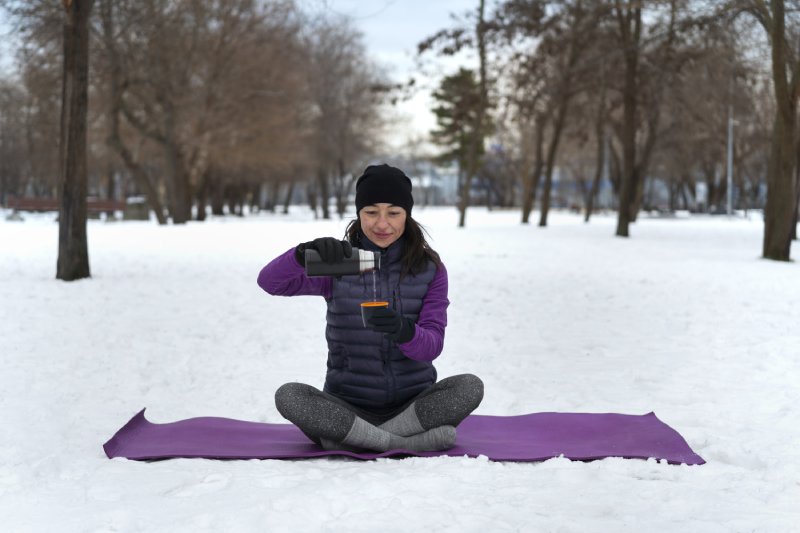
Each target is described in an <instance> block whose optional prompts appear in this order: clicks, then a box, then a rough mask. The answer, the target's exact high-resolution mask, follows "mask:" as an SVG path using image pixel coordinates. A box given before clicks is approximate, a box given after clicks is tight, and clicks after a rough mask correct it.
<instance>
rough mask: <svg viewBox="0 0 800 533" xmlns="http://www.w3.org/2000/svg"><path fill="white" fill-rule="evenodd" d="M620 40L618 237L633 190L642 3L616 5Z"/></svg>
mask: <svg viewBox="0 0 800 533" xmlns="http://www.w3.org/2000/svg"><path fill="white" fill-rule="evenodd" d="M617 17H618V19H619V25H620V35H621V44H622V47H623V50H624V58H625V80H624V86H623V91H622V107H623V120H622V183H621V185H620V192H619V206H618V211H617V232H616V235H617V236H618V237H628V235H629V230H628V226H629V225H630V221H631V220H630V217H631V207H632V204H633V201H634V195H635V194H636V185H637V184H636V169H635V165H636V93H637V89H638V87H637V71H638V68H639V37H640V35H641V26H642V8H641V4H637V6H636V7H633V6H629V7H628V9H627V10H625V12H623V11H622V8H621V7H618V8H617Z"/></svg>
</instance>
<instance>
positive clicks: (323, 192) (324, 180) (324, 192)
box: [317, 168, 331, 220]
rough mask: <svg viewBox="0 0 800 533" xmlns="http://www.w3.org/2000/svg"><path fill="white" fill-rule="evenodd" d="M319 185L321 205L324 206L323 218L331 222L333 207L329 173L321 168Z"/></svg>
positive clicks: (318, 174)
mask: <svg viewBox="0 0 800 533" xmlns="http://www.w3.org/2000/svg"><path fill="white" fill-rule="evenodd" d="M317 184H318V185H319V195H320V203H321V204H322V218H323V219H325V220H330V218H331V206H330V188H329V186H328V176H327V173H326V172H325V171H324V170H323V169H321V168H320V169H319V171H318V172H317Z"/></svg>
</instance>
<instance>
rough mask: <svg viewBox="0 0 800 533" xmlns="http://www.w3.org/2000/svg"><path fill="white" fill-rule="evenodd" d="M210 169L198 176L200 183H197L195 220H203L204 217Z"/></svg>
mask: <svg viewBox="0 0 800 533" xmlns="http://www.w3.org/2000/svg"><path fill="white" fill-rule="evenodd" d="M210 173H211V170H210V169H208V168H206V170H205V171H204V172H203V174H201V176H200V183H198V184H197V214H196V216H195V220H197V221H198V222H203V221H204V220H205V219H206V206H207V205H208V189H209V187H208V176H209V174H210Z"/></svg>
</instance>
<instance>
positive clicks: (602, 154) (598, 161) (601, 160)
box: [583, 119, 606, 222]
mask: <svg viewBox="0 0 800 533" xmlns="http://www.w3.org/2000/svg"><path fill="white" fill-rule="evenodd" d="M595 134H596V136H597V157H596V158H595V169H594V178H593V179H592V187H591V188H590V189H589V197H588V198H587V199H586V214H585V215H584V218H583V221H584V222H589V218H590V217H591V216H592V212H594V202H595V199H596V198H597V193H598V191H599V190H600V180H602V179H603V169H604V168H605V165H606V137H605V122H604V120H602V119H601V120H600V121H598V126H597V128H596V130H595Z"/></svg>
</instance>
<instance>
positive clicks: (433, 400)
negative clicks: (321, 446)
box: [275, 374, 483, 443]
mask: <svg viewBox="0 0 800 533" xmlns="http://www.w3.org/2000/svg"><path fill="white" fill-rule="evenodd" d="M482 399H483V382H482V381H481V380H480V378H478V377H477V376H474V375H472V374H459V375H457V376H451V377H449V378H445V379H443V380H441V381H439V382H437V383H434V384H433V385H431V386H430V387H429V388H428V389H427V390H425V391H423V392H422V393H420V394H419V395H417V396H416V397H415V398H413V399H412V400H410V401H409V402H407V403H406V404H405V405H403V406H401V407H399V408H398V409H396V410H395V411H392V412H391V413H389V414H386V415H378V414H375V413H371V412H369V411H366V410H364V409H361V408H358V407H356V406H354V405H350V404H349V403H347V402H345V401H343V400H340V399H339V398H336V397H335V396H332V395H331V394H328V393H326V392H323V391H321V390H319V389H317V388H315V387H312V386H311V385H306V384H304V383H286V384H284V385H281V387H280V388H278V390H277V391H276V392H275V406H276V407H277V408H278V411H279V412H280V413H281V415H283V417H284V418H286V419H287V420H289V421H290V422H292V423H293V424H294V425H296V426H297V427H299V428H300V430H301V431H302V432H303V433H305V434H306V436H308V437H309V438H310V439H311V440H313V441H314V442H316V443H319V442H320V439H328V440H331V441H335V442H340V441H341V440H342V439H344V438H345V436H346V435H347V433H348V431H350V428H351V426H352V425H353V420H354V419H355V417H357V416H358V417H361V418H362V419H364V420H366V421H367V422H369V423H370V424H373V425H376V426H378V425H380V424H382V423H384V422H386V421H388V420H390V419H392V418H394V417H395V416H397V415H399V414H400V413H402V412H403V411H405V410H406V409H407V408H408V407H409V406H412V405H413V406H414V410H415V412H416V415H417V418H418V419H419V422H420V424H421V425H422V427H423V429H425V430H428V429H431V428H434V427H439V426H444V425H447V426H457V425H458V424H460V423H461V421H462V420H464V419H465V418H466V417H467V415H469V414H470V413H471V412H472V411H474V410H475V409H476V408H477V407H478V405H479V404H480V403H481V400H482Z"/></svg>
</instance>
